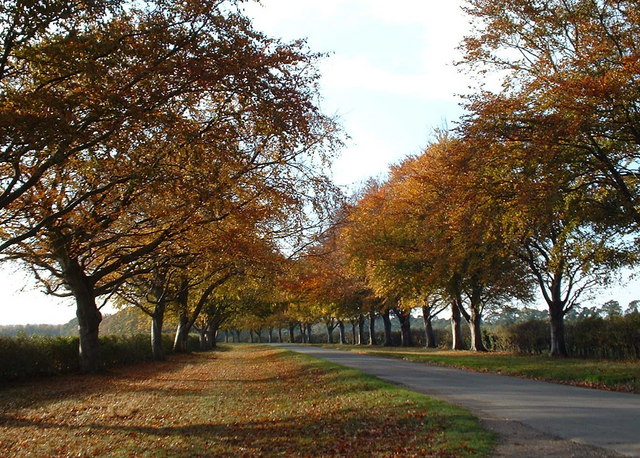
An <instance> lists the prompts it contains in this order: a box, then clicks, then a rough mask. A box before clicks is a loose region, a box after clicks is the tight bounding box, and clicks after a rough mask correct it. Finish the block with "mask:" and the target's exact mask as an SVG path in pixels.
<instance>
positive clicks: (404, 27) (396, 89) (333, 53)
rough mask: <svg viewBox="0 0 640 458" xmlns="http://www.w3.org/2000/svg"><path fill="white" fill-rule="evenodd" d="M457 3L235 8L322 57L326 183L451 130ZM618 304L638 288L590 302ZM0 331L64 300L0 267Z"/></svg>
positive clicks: (343, 181) (322, 0)
mask: <svg viewBox="0 0 640 458" xmlns="http://www.w3.org/2000/svg"><path fill="white" fill-rule="evenodd" d="M461 4H462V1H461V0H446V1H442V0H395V1H394V2H391V3H390V2H389V1H388V0H384V1H382V0H262V1H261V3H260V4H258V3H248V4H246V5H245V7H244V9H245V12H246V14H247V15H248V16H250V17H251V18H252V19H253V23H254V26H255V27H256V29H258V30H261V31H263V32H265V33H266V34H267V35H269V36H271V37H277V38H281V39H283V40H284V41H292V40H297V39H301V38H305V39H306V40H307V43H308V46H309V48H310V49H311V50H312V51H314V52H320V53H327V54H328V55H327V56H326V57H324V58H323V59H322V60H321V61H320V64H319V69H320V73H321V75H322V78H321V81H320V89H321V94H322V100H321V102H320V103H321V107H322V109H323V111H324V112H325V113H326V114H329V115H335V116H336V117H337V118H338V120H339V122H340V124H341V125H342V126H343V127H344V130H345V131H346V133H347V134H348V135H349V137H350V139H349V140H348V141H347V145H346V147H345V148H344V149H343V150H342V151H341V152H340V154H339V156H338V157H337V158H336V160H335V161H334V165H333V169H332V174H333V178H334V181H335V182H336V183H337V184H339V185H341V186H345V187H350V186H354V185H355V186H357V184H358V183H362V182H364V181H366V179H367V178H369V177H372V176H382V175H384V173H385V172H386V170H387V169H388V166H389V165H390V164H393V163H395V162H397V161H399V160H400V159H402V158H403V157H404V156H406V155H409V154H416V153H419V152H420V151H422V150H423V149H424V147H425V146H426V145H427V144H428V142H429V140H430V139H431V138H432V134H433V131H434V129H438V128H446V127H453V126H454V125H455V122H456V120H457V119H458V118H459V117H460V116H461V114H462V113H463V110H462V109H461V107H460V102H461V98H460V94H463V93H466V92H468V88H469V86H470V85H471V80H470V79H469V77H468V76H467V75H465V74H463V73H461V72H460V71H459V70H458V69H457V68H455V67H454V65H453V62H454V61H456V60H457V59H458V57H459V53H458V51H457V50H456V47H457V45H458V43H459V42H460V41H461V39H462V38H463V36H464V35H465V33H466V31H467V30H468V28H469V27H468V21H467V18H466V17H465V16H464V14H463V13H462V11H461V10H460V6H461ZM609 299H616V300H619V301H620V303H621V304H622V305H626V304H627V303H628V302H629V301H630V300H633V299H640V281H639V280H636V281H634V282H631V283H629V284H628V285H627V286H616V287H615V288H613V289H611V290H609V291H607V292H605V293H603V294H601V295H599V296H598V297H597V298H596V299H595V301H596V303H603V302H605V301H607V300H609ZM0 301H2V303H1V304H0V324H27V323H34V324H35V323H50V324H59V323H65V322H67V321H69V320H70V319H71V318H73V317H74V316H75V310H74V307H73V302H72V301H71V300H69V299H58V298H52V297H47V296H45V295H44V294H43V293H42V292H40V291H39V290H38V289H37V286H36V285H35V282H34V281H33V280H31V279H30V278H29V276H28V275H26V274H25V273H24V272H22V271H20V270H19V269H18V270H17V269H16V266H9V265H4V266H0Z"/></svg>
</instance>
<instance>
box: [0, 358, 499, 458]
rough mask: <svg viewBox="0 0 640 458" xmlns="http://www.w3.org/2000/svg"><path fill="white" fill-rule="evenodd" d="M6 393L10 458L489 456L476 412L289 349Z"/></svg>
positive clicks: (175, 361) (5, 443) (68, 379)
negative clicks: (55, 457)
mask: <svg viewBox="0 0 640 458" xmlns="http://www.w3.org/2000/svg"><path fill="white" fill-rule="evenodd" d="M226 350H228V351H223V352H215V353H203V354H194V355H181V356H173V357H171V358H170V360H169V361H167V362H164V363H144V364H140V365H137V366H129V367H123V368H119V369H117V370H114V371H113V372H112V373H111V374H109V375H95V376H61V377H55V378H51V379H47V380H36V381H32V382H27V383H25V384H21V385H20V386H14V387H9V388H5V389H4V390H3V391H2V392H0V455H1V456H70V455H74V456H76V455H78V456H90V455H94V456H95V455H110V456H203V455H207V456H210V455H215V456H265V455H266V456H270V455H283V456H288V455H312V456H319V455H322V456H327V455H349V456H371V455H374V456H416V455H420V456H424V455H427V456H429V455H430V456H483V455H487V454H489V453H490V452H491V449H492V447H493V444H494V436H493V434H492V433H489V432H487V431H484V430H483V429H482V428H481V427H480V425H479V423H478V421H477V420H476V419H475V418H474V417H473V416H472V415H471V414H470V413H469V412H468V411H466V410H464V409H461V408H458V407H454V406H451V405H448V404H445V403H443V402H440V401H436V400H433V399H430V398H428V397H426V396H423V395H420V394H416V393H412V392H409V391H406V390H403V389H401V388H399V387H397V386H394V385H390V384H387V383H384V382H381V381H379V380H377V379H374V378H372V377H369V376H367V375H364V374H362V373H360V372H357V371H354V370H351V369H345V368H342V367H339V366H335V365H332V364H330V363H327V362H324V361H321V360H317V359H313V358H309V357H306V356H302V355H296V354H292V353H289V352H286V351H283V350H281V349H276V348H265V347H256V346H232V347H227V348H226Z"/></svg>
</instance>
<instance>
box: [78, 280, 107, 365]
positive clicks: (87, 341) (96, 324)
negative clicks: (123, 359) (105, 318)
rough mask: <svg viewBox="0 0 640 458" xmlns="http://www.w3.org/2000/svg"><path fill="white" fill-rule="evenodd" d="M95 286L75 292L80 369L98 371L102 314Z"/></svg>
mask: <svg viewBox="0 0 640 458" xmlns="http://www.w3.org/2000/svg"><path fill="white" fill-rule="evenodd" d="M92 292H93V288H87V289H86V292H84V293H76V292H74V295H75V298H76V305H77V310H76V316H77V317H78V328H79V329H78V330H79V334H80V371H81V372H83V373H96V372H98V371H99V370H100V369H101V363H102V361H101V359H100V341H99V338H98V336H99V328H100V322H101V321H102V315H101V314H100V311H99V310H98V308H97V307H96V301H95V297H93V294H92Z"/></svg>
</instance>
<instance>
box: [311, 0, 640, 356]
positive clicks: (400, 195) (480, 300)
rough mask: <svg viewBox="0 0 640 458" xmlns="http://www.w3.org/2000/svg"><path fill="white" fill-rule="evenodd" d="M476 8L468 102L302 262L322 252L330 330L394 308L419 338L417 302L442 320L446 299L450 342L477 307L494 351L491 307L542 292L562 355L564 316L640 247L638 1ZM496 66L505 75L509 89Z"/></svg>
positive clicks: (524, 1) (366, 193)
mask: <svg viewBox="0 0 640 458" xmlns="http://www.w3.org/2000/svg"><path fill="white" fill-rule="evenodd" d="M465 11H466V12H467V13H468V14H469V16H470V17H471V18H472V20H473V25H474V27H473V29H472V32H471V34H470V35H469V36H468V37H466V38H465V39H464V40H463V41H462V43H461V50H462V51H463V55H464V57H463V60H462V62H460V63H459V64H460V66H461V67H463V69H464V70H465V71H469V72H471V73H472V74H473V75H474V76H475V77H476V80H477V81H478V82H479V84H478V89H477V90H476V91H475V92H473V93H472V94H470V95H468V96H467V97H466V98H465V107H466V109H467V113H468V114H467V115H466V116H465V117H464V118H463V119H462V121H461V122H460V123H459V125H458V126H457V128H456V129H454V130H453V131H451V132H440V133H439V134H438V135H437V136H436V138H435V140H434V141H433V142H432V143H431V144H430V145H429V146H428V147H427V148H426V149H425V151H424V152H423V153H422V154H420V155H417V156H414V157H408V158H407V159H405V160H403V161H402V162H401V163H399V164H396V165H394V166H393V167H392V168H391V170H390V171H389V174H388V177H387V178H386V179H385V180H382V181H379V182H376V181H372V182H370V183H369V184H368V186H366V187H365V189H363V190H362V191H361V193H360V195H358V196H356V198H354V200H353V202H351V203H350V204H349V205H347V206H346V207H345V208H344V209H343V210H341V212H340V214H339V217H338V218H337V221H336V222H335V225H334V227H333V228H332V230H331V235H330V236H328V237H327V238H326V240H324V241H322V242H321V243H320V244H319V245H318V246H317V247H315V248H314V249H313V250H311V251H309V253H308V255H309V257H311V258H313V257H317V256H318V253H322V252H324V253H325V254H324V260H319V261H317V260H316V261H314V260H312V261H308V260H303V261H302V264H303V265H309V264H313V263H316V264H319V267H318V268H312V269H310V271H311V272H312V274H311V278H305V285H304V286H301V289H302V291H301V292H300V294H299V295H298V297H299V299H300V300H301V301H303V302H305V303H307V304H308V306H307V310H308V311H307V315H306V316H307V317H308V319H309V320H312V321H317V320H320V319H322V320H324V321H325V322H326V323H327V328H328V332H329V340H331V335H330V334H331V326H333V323H334V322H335V323H337V325H340V323H341V322H343V321H344V320H347V321H348V320H357V319H359V317H362V316H364V315H366V314H368V313H371V312H373V313H378V314H380V315H382V316H383V317H385V316H386V317H388V314H389V311H391V312H392V313H394V314H395V316H396V317H397V318H398V320H399V321H400V323H401V325H402V329H403V331H402V333H401V335H402V339H403V345H410V344H411V341H410V339H411V335H410V333H409V332H407V330H408V325H406V323H407V322H408V321H409V319H410V312H411V310H413V309H416V308H417V307H421V308H422V311H423V316H424V319H425V330H426V333H427V335H429V327H430V324H429V320H430V318H431V317H433V314H434V313H437V312H439V311H440V310H442V309H443V308H448V309H449V311H450V315H451V321H452V334H453V348H462V339H461V322H462V321H465V322H467V323H468V325H469V328H470V330H471V349H473V350H478V351H481V350H484V344H483V341H482V332H481V323H482V318H483V315H484V314H486V312H487V311H491V310H492V309H495V308H498V307H502V306H505V305H509V304H513V303H526V302H528V301H530V300H531V299H532V298H533V297H535V296H536V295H539V296H541V297H542V298H543V299H544V302H545V303H546V305H547V309H548V319H549V332H550V341H551V348H550V354H551V355H553V356H566V355H567V345H566V339H565V327H564V321H565V316H566V315H567V314H570V313H571V312H572V311H573V310H574V309H575V308H576V307H578V306H579V303H580V300H581V299H584V298H586V297H587V296H588V295H589V293H590V292H592V291H593V290H594V289H595V288H597V287H599V286H604V285H607V284H609V283H610V282H611V281H612V280H613V279H614V278H615V275H616V274H617V273H618V272H619V271H620V269H622V268H624V267H633V266H635V265H636V262H637V255H638V249H637V244H638V239H637V236H638V229H639V226H638V223H640V218H639V217H638V204H639V203H640V202H638V198H639V197H640V196H639V194H638V189H639V188H638V178H640V176H639V173H640V170H639V169H638V166H639V164H640V162H639V159H640V85H638V82H639V81H640V49H639V48H638V43H640V4H639V3H638V2H637V1H618V0H616V1H601V0H570V1H564V0H563V1H560V0H557V1H556V0H551V1H535V0H503V1H494V0H491V1H489V0H470V1H468V2H467V4H466V7H465ZM484 75H491V76H495V75H501V77H502V84H501V86H500V88H499V90H490V89H488V87H489V84H486V85H483V84H482V78H483V76H484ZM489 83H490V81H489ZM306 270H309V268H307V269H306ZM327 270H329V272H327ZM345 307H346V308H345ZM387 319H388V318H387ZM429 340H430V339H429V338H427V341H429ZM429 344H430V345H431V343H429Z"/></svg>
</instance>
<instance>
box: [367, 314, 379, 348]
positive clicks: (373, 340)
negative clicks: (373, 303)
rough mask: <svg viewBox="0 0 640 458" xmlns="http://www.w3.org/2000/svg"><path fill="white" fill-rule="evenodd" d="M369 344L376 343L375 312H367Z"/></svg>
mask: <svg viewBox="0 0 640 458" xmlns="http://www.w3.org/2000/svg"><path fill="white" fill-rule="evenodd" d="M369 345H378V342H377V341H376V312H375V311H373V310H371V311H370V312H369Z"/></svg>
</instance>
